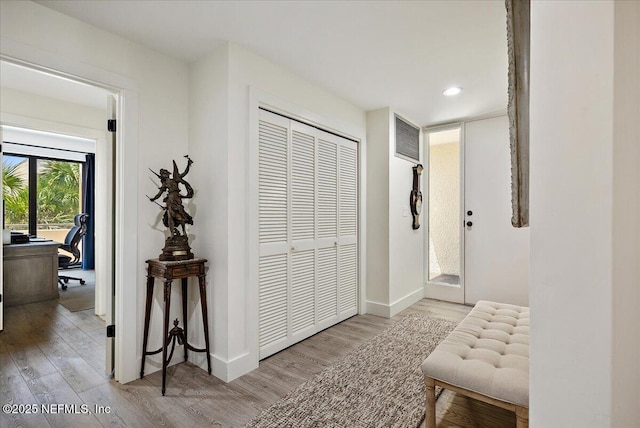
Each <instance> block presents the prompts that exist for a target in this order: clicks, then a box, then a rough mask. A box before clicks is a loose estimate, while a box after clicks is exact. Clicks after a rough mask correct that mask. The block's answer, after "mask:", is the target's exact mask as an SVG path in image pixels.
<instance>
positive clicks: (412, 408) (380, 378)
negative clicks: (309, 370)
mask: <svg viewBox="0 0 640 428" xmlns="http://www.w3.org/2000/svg"><path fill="white" fill-rule="evenodd" d="M455 326H456V323H454V322H452V321H447V320H442V319H438V318H432V317H428V316H424V315H418V314H412V315H408V316H407V317H405V318H403V319H402V320H400V321H398V322H397V323H396V324H395V325H394V326H392V327H391V328H389V329H388V330H387V331H385V332H383V333H381V334H379V335H378V336H376V337H375V338H373V339H372V340H370V341H368V342H367V343H365V344H363V345H362V346H360V347H359V348H358V349H356V350H355V351H354V352H352V353H351V354H349V355H347V356H346V357H344V358H343V359H342V360H340V361H339V362H338V363H336V364H334V365H332V366H330V367H327V368H326V369H324V370H323V371H322V372H320V373H318V374H317V375H316V376H314V377H313V378H311V379H309V380H308V381H306V382H305V383H303V384H302V385H300V386H299V387H298V388H296V389H294V390H293V391H292V392H291V393H289V395H287V396H286V397H284V398H283V399H281V400H279V401H277V402H276V403H275V404H273V405H272V406H271V407H269V408H267V409H265V410H264V411H262V412H261V413H260V414H259V415H258V416H257V417H256V418H254V419H253V420H251V421H250V422H249V423H248V424H247V425H246V426H247V427H261V428H276V427H277V428H280V427H296V428H299V427H323V428H324V427H336V428H337V427H341V428H342V427H349V428H352V427H398V428H399V427H403V428H406V427H417V426H418V425H420V423H421V422H422V419H423V417H424V401H425V395H424V376H423V374H422V370H421V369H420V365H421V364H422V361H423V360H424V359H425V358H426V357H427V356H428V355H429V354H430V353H431V351H433V349H434V348H435V347H436V346H437V345H438V344H439V343H440V342H441V341H442V340H444V338H445V337H446V336H447V335H448V334H449V332H451V331H452V330H453V329H454V328H455Z"/></svg>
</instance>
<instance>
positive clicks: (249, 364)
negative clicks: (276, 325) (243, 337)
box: [189, 352, 258, 382]
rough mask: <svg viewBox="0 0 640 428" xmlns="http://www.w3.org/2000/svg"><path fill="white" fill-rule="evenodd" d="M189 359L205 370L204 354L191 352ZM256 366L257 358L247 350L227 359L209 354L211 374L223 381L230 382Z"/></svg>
mask: <svg viewBox="0 0 640 428" xmlns="http://www.w3.org/2000/svg"><path fill="white" fill-rule="evenodd" d="M189 361H191V362H192V363H194V364H195V365H197V366H199V367H200V368H201V369H203V370H205V371H206V370H207V358H206V357H205V355H204V354H202V353H195V352H194V353H191V354H189ZM257 368H258V360H257V359H255V358H251V355H250V354H249V353H248V352H247V353H245V354H242V355H240V356H238V357H235V358H233V359H232V360H229V361H227V360H224V359H222V358H220V357H219V356H217V355H215V354H211V374H212V375H213V376H215V377H217V378H218V379H220V380H222V381H224V382H231V381H232V380H234V379H236V378H238V377H240V376H242V375H245V374H247V373H249V372H250V371H252V370H255V369H257Z"/></svg>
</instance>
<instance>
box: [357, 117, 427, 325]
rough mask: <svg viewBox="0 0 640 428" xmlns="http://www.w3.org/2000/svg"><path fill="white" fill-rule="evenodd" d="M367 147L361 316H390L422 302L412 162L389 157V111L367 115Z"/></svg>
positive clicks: (392, 146) (391, 150)
mask: <svg viewBox="0 0 640 428" xmlns="http://www.w3.org/2000/svg"><path fill="white" fill-rule="evenodd" d="M421 134H422V133H421ZM420 138H422V135H421V137H420ZM367 143H368V145H367V179H368V180H369V181H368V183H367V186H368V192H367V230H368V232H367V243H368V244H367V255H368V263H367V266H368V272H367V277H368V278H369V279H368V281H367V312H370V313H372V314H375V315H379V316H384V317H392V316H393V315H395V314H396V313H398V312H400V311H402V310H403V309H405V308H407V307H409V306H410V305H412V304H413V303H415V302H417V301H418V300H420V299H422V298H423V297H424V285H423V282H424V278H423V275H424V272H423V266H424V252H423V251H424V245H423V239H424V230H425V227H424V224H423V225H422V226H421V227H420V228H419V229H418V230H413V228H412V227H411V225H412V223H413V217H412V216H411V209H410V206H409V195H410V193H411V189H412V188H413V169H412V167H413V166H415V163H413V162H410V161H407V160H404V159H401V158H398V157H396V156H395V112H394V111H393V110H391V109H389V108H385V109H381V110H376V111H372V112H368V113H367ZM421 155H422V154H421ZM420 182H421V183H422V182H423V178H421V179H420ZM422 219H424V216H423V217H422ZM422 223H424V221H422Z"/></svg>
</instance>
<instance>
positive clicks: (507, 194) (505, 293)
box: [464, 116, 529, 305]
mask: <svg viewBox="0 0 640 428" xmlns="http://www.w3.org/2000/svg"><path fill="white" fill-rule="evenodd" d="M510 165H511V164H510V151H509V123H508V119H507V117H506V116H500V117H495V118H490V119H482V120H476V121H471V122H466V123H465V126H464V187H465V189H464V194H465V204H464V223H465V224H464V240H465V243H464V263H465V267H464V279H465V303H467V304H474V303H476V302H477V301H478V300H494V301H498V302H503V303H512V304H517V305H528V290H529V287H528V283H529V228H520V229H516V228H514V227H513V226H511V184H510V182H511V181H510V180H511V169H510V168H511V167H510Z"/></svg>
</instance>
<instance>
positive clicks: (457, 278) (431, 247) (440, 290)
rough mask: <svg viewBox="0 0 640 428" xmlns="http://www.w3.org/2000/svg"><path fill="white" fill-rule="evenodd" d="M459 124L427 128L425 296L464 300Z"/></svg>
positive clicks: (461, 160) (461, 161)
mask: <svg viewBox="0 0 640 428" xmlns="http://www.w3.org/2000/svg"><path fill="white" fill-rule="evenodd" d="M460 135H461V125H460V124H454V125H451V126H446V127H439V128H436V129H432V130H429V131H428V132H427V135H426V138H425V140H424V141H425V142H426V143H427V150H426V152H427V164H428V173H427V185H426V190H427V216H426V226H427V234H426V240H427V245H426V247H427V251H426V259H427V260H426V263H425V266H426V275H425V276H426V294H427V297H430V298H435V299H439V300H447V301H453V302H458V303H461V302H463V301H464V281H463V278H464V274H463V268H464V264H463V262H462V260H463V249H464V240H463V235H462V228H461V227H460V225H461V210H462V206H463V190H464V189H463V186H462V185H461V183H462V164H463V159H462V155H461V154H462V150H461V147H462V141H461V138H460Z"/></svg>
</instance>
